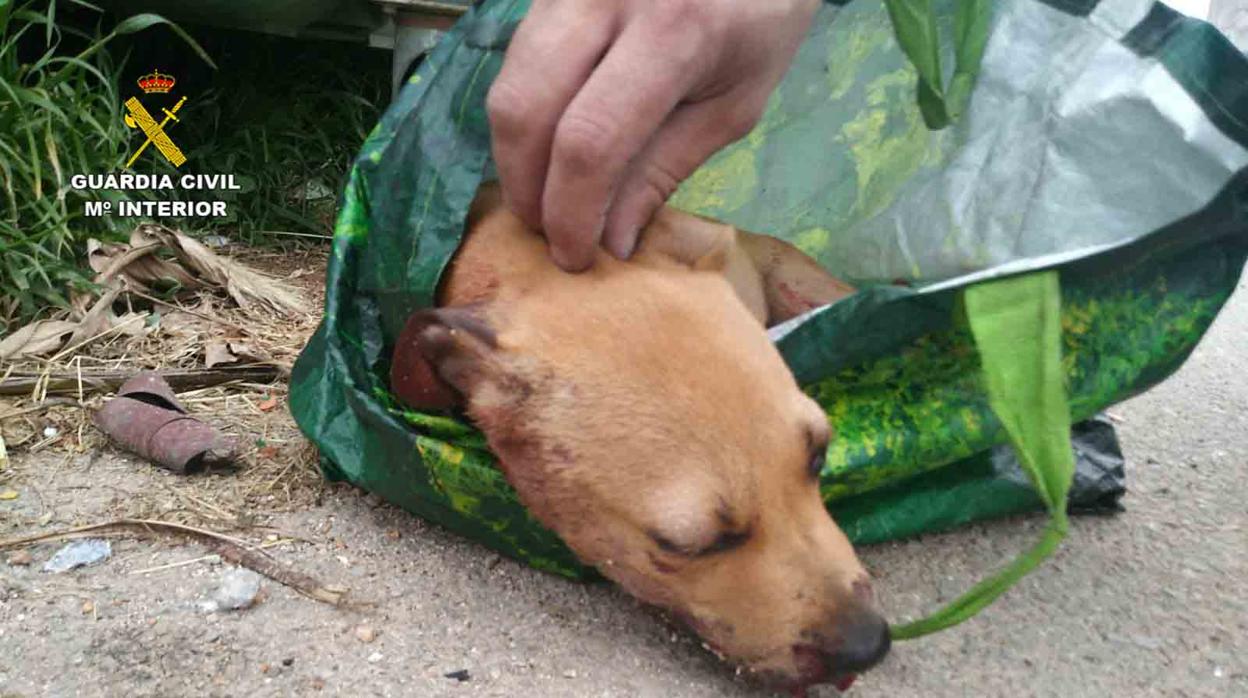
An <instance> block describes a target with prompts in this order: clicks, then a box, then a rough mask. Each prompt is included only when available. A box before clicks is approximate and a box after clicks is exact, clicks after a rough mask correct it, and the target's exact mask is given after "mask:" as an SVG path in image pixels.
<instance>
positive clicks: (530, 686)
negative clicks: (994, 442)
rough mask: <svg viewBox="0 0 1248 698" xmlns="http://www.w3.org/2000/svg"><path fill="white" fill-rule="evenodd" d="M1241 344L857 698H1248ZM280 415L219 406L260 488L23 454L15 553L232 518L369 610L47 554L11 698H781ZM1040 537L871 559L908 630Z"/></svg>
mask: <svg viewBox="0 0 1248 698" xmlns="http://www.w3.org/2000/svg"><path fill="white" fill-rule="evenodd" d="M1246 336H1248V292H1245V291H1244V290H1243V288H1242V287H1241V289H1240V291H1239V292H1238V294H1237V296H1236V297H1235V298H1234V299H1233V300H1232V302H1231V303H1230V305H1229V306H1228V308H1227V309H1226V310H1225V311H1224V312H1223V314H1222V316H1221V317H1220V318H1219V319H1218V321H1217V324H1216V326H1215V327H1214V329H1213V331H1212V332H1211V333H1210V335H1209V336H1208V338H1207V339H1206V340H1205V341H1204V342H1203V343H1202V344H1201V346H1200V348H1199V349H1198V350H1197V351H1196V353H1195V354H1194V355H1193V357H1192V359H1191V360H1190V361H1189V362H1188V364H1187V365H1186V366H1185V367H1184V368H1183V369H1182V370H1181V371H1180V372H1179V373H1178V374H1177V375H1176V376H1174V377H1172V378H1171V379H1170V380H1168V381H1167V382H1166V383H1165V384H1163V385H1162V386H1160V387H1158V388H1156V389H1154V390H1153V391H1151V392H1150V393H1148V394H1147V395H1144V396H1142V397H1139V398H1137V399H1134V400H1132V401H1130V402H1128V403H1126V404H1123V405H1120V406H1118V407H1116V408H1115V409H1114V410H1113V412H1114V414H1115V415H1117V416H1118V417H1120V418H1121V424H1120V434H1121V438H1122V441H1123V447H1124V450H1125V451H1126V454H1127V457H1128V475H1129V487H1130V492H1129V494H1128V495H1127V497H1126V498H1125V500H1124V504H1125V506H1126V508H1127V511H1126V512H1125V513H1123V514H1121V515H1119V516H1115V517H1111V518H1080V519H1077V520H1076V521H1075V522H1074V524H1073V531H1072V535H1071V537H1070V539H1069V542H1068V543H1067V544H1066V546H1065V547H1064V548H1063V550H1061V551H1060V552H1059V553H1058V555H1057V557H1056V559H1055V560H1054V561H1052V562H1050V563H1048V564H1046V565H1045V566H1044V567H1042V568H1041V569H1040V570H1039V571H1037V572H1036V573H1034V574H1032V575H1031V576H1029V577H1028V578H1027V579H1026V580H1024V581H1023V583H1022V584H1021V585H1020V586H1019V587H1018V588H1016V589H1015V590H1013V591H1011V592H1010V593H1009V594H1008V595H1007V596H1006V597H1005V598H1004V599H1003V600H1002V601H1000V602H998V603H997V604H996V605H995V606H993V607H991V608H990V609H988V610H987V611H986V612H984V613H983V614H982V615H981V616H979V617H978V618H976V619H974V620H972V621H970V622H969V623H967V624H965V625H963V626H961V627H958V628H956V629H953V630H950V631H947V632H944V633H941V634H939V635H937V636H934V637H930V638H926V639H922V640H918V641H914V642H907V643H901V644H899V645H897V646H896V647H895V649H894V652H893V653H892V654H891V655H890V657H889V658H888V659H887V660H886V661H885V662H884V664H883V665H882V666H881V667H879V668H878V669H876V670H875V671H873V672H871V673H870V674H868V675H866V676H864V677H862V678H861V679H860V680H859V682H858V684H856V685H855V686H854V687H853V688H852V689H851V694H853V695H857V696H861V697H862V698H868V697H871V696H913V695H924V696H932V697H940V696H968V695H972V696H1062V697H1063V698H1067V697H1070V696H1098V697H1100V696H1128V695H1130V696H1231V695H1240V696H1243V695H1248V587H1246V586H1245V582H1244V580H1245V579H1246V578H1248V507H1246V506H1245V500H1246V495H1248V491H1246V490H1248V484H1246V483H1248V352H1246V351H1245V349H1244V345H1243V338H1244V337H1246ZM272 395H276V396H277V397H278V398H279V400H280V398H281V391H280V388H276V389H274V391H273V393H272ZM270 398H271V395H269V394H266V393H264V392H263V391H261V392H259V393H257V394H254V395H251V396H248V395H246V394H243V395H240V396H235V397H234V398H222V400H224V404H215V407H214V409H215V410H216V411H215V412H214V414H217V415H222V414H224V415H227V416H228V415H234V419H233V421H232V422H231V423H232V424H235V425H236V426H237V427H238V429H240V430H242V433H245V434H251V433H253V432H254V431H255V430H257V429H263V430H264V432H265V435H266V436H267V438H266V440H265V441H264V442H263V445H260V444H259V443H257V445H256V448H254V449H252V450H251V451H250V452H249V453H250V455H249V460H248V463H249V467H251V468H253V469H255V468H260V467H261V466H260V464H261V461H262V460H263V459H264V458H266V457H273V458H282V457H286V458H287V460H286V461H283V462H284V463H285V465H283V466H282V467H281V468H274V467H270V468H269V469H268V470H267V471H265V470H263V469H262V468H261V469H260V470H254V471H253V473H252V474H251V475H248V473H247V472H246V471H244V472H243V473H235V474H210V475H202V476H197V477H195V478H192V479H191V481H189V483H188V481H187V479H186V478H181V477H179V476H176V475H172V474H170V473H167V472H165V471H162V470H159V469H156V468H153V467H151V466H149V465H147V464H145V463H143V462H141V461H139V460H136V459H134V458H131V457H128V456H125V455H122V454H120V453H119V452H117V451H115V450H112V449H111V448H108V447H103V446H93V447H92V448H90V449H88V450H87V451H86V452H78V451H77V450H75V449H74V448H72V447H71V446H70V445H68V444H66V445H65V447H64V448H61V447H59V446H58V445H57V444H51V445H49V446H48V447H46V448H43V449H40V450H37V451H36V452H34V453H30V452H29V451H28V450H18V451H17V452H15V453H13V454H12V456H13V462H12V465H11V467H10V472H9V473H7V474H5V476H4V477H5V479H4V480H3V481H0V484H3V485H5V486H6V487H9V488H11V489H12V490H13V491H14V492H15V493H16V495H17V496H16V497H15V498H13V499H11V500H7V501H0V538H5V539H7V538H12V537H16V536H19V535H25V534H31V533H38V532H42V531H49V530H53V529H58V528H63V527H66V526H70V525H76V524H83V523H91V522H95V521H100V520H105V519H108V518H110V517H113V516H116V515H118V513H130V514H135V513H139V514H144V515H147V516H152V517H160V518H177V517H179V516H183V517H188V516H191V513H195V516H193V517H191V518H192V519H194V520H195V521H199V522H201V523H203V522H207V523H204V524H203V525H208V524H211V523H212V521H213V517H214V516H215V517H218V518H219V519H220V521H219V522H218V523H220V522H224V521H227V520H229V521H233V523H234V524H235V525H237V524H240V523H248V524H252V525H253V526H258V525H263V526H267V528H255V527H253V528H250V529H246V530H244V531H243V532H235V533H234V534H233V535H239V536H241V537H243V538H245V539H246V540H248V541H250V542H253V543H255V542H263V544H265V545H267V546H269V547H268V548H267V550H268V551H269V552H270V553H272V554H273V555H274V556H275V557H276V558H278V559H280V560H282V561H285V562H287V563H289V564H290V565H292V566H294V567H296V568H297V569H299V570H301V571H303V572H306V573H309V574H311V575H314V576H315V577H317V578H318V579H319V580H320V581H321V582H323V583H324V584H328V585H338V586H342V587H347V588H349V589H350V590H351V595H352V597H353V598H355V599H358V600H360V601H364V602H368V604H369V605H368V606H364V607H358V608H354V609H339V608H334V607H331V606H328V605H325V604H322V603H318V602H316V601H313V600H310V599H308V598H306V597H304V596H301V595H299V594H297V593H295V592H294V591H292V590H291V589H289V588H287V587H285V586H282V585H280V584H277V583H275V582H272V581H269V580H265V581H264V582H263V586H262V590H261V594H260V597H261V598H260V600H259V601H258V603H257V604H256V605H254V606H253V607H251V608H249V609H246V610H239V611H222V612H215V613H209V612H205V611H204V610H203V609H202V608H201V603H202V602H203V601H204V600H205V599H208V598H210V597H212V596H213V594H214V593H215V591H216V589H217V588H218V586H219V585H220V584H221V581H222V578H223V576H224V575H226V574H227V572H228V570H229V568H230V565H228V564H226V563H223V562H221V561H220V560H219V559H218V558H213V557H211V556H209V551H208V550H207V549H205V548H204V547H202V546H201V545H199V544H195V543H180V542H177V541H174V540H170V539H165V538H157V539H134V538H125V537H119V538H112V539H111V543H112V546H113V547H112V555H111V557H109V558H108V559H107V560H106V561H104V562H102V563H100V564H98V565H95V566H92V567H87V568H83V569H80V570H76V571H72V572H68V573H64V574H49V573H44V572H42V571H41V567H42V565H43V564H44V562H45V561H46V560H47V559H48V558H49V557H50V556H51V555H52V554H53V553H54V552H55V551H56V550H57V549H58V548H60V547H61V546H62V545H64V542H53V543H42V544H38V545H35V546H32V547H30V548H29V549H28V550H29V553H30V560H29V561H25V560H23V559H22V558H21V556H19V557H17V558H16V559H15V558H12V557H9V558H8V562H6V561H5V559H4V557H3V556H0V647H2V648H3V651H0V696H6V697H7V696H77V695H81V696H119V695H125V696H131V697H135V698H137V697H138V696H190V695H196V696H198V695H214V696H215V695H220V696H287V695H299V696H304V695H344V696H762V695H767V693H766V692H763V691H760V690H757V689H752V688H750V687H748V686H746V685H745V684H743V683H740V682H739V681H737V680H735V679H734V678H733V675H732V672H731V671H729V670H727V669H725V668H724V666H723V665H721V664H720V663H719V662H718V661H716V660H714V659H713V658H712V657H710V656H709V654H707V653H706V652H704V651H703V650H702V649H700V648H699V646H698V643H697V642H696V640H694V639H693V638H691V637H689V636H688V635H685V634H683V633H679V632H674V631H673V630H671V629H670V628H669V627H667V626H666V625H665V624H664V623H663V622H662V620H660V619H659V618H658V617H657V616H656V615H655V614H654V613H653V612H651V611H649V610H647V609H645V608H642V607H640V606H639V605H638V604H637V603H635V602H634V601H632V600H631V599H630V598H629V597H627V596H625V595H624V594H622V593H620V592H618V591H616V590H615V589H613V588H611V587H609V586H606V585H603V584H598V585H585V584H579V583H573V582H569V581H565V580H563V579H560V578H556V577H553V576H550V575H547V574H543V573H540V572H537V571H534V570H532V569H528V568H526V567H523V566H521V565H519V564H517V563H515V562H512V561H510V560H508V559H504V558H501V557H499V556H497V555H495V554H493V553H491V552H490V551H488V550H485V549H483V548H481V547H480V546H477V545H475V544H473V543H471V542H469V541H466V540H463V539H461V538H458V537H456V536H454V535H451V534H449V533H447V532H445V531H442V530H439V529H437V528H435V527H433V526H430V525H427V524H425V523H423V522H422V521H420V520H418V519H416V518H414V517H412V516H409V515H407V514H405V513H404V512H402V511H399V510H396V509H394V508H392V507H390V506H388V505H385V504H383V503H381V502H380V501H378V500H377V499H376V498H374V497H371V496H366V495H364V494H363V493H361V492H359V491H356V490H354V489H352V488H349V487H345V486H330V485H322V484H319V483H318V482H317V481H316V479H315V477H314V473H313V472H312V471H311V470H310V459H308V458H306V457H302V456H300V454H301V453H303V452H302V451H301V450H300V449H302V448H303V447H302V446H301V445H300V443H299V439H298V436H297V434H296V433H295V432H294V431H293V430H292V428H291V426H290V423H289V420H288V418H287V417H286V416H285V415H284V414H283V412H282V410H280V409H279V410H272V411H269V412H264V411H263V410H261V412H263V414H261V413H260V412H257V411H256V407H257V405H262V406H263V405H264V404H265V402H262V401H268V400H269V399H270ZM212 399H214V400H216V399H217V398H212ZM231 399H233V400H234V401H233V402H230V400H231ZM206 400H207V398H206ZM213 404H214V403H210V402H205V403H203V405H204V406H205V407H204V409H207V407H208V406H210V405H213ZM223 408H224V411H222V410H223ZM257 415H260V417H261V418H260V419H259V421H257V419H256V416H257ZM38 419H39V418H38V417H36V418H35V420H34V421H35V426H36V427H38V426H39V424H38ZM248 429H250V430H251V431H247V430H248ZM67 441H69V442H72V439H69V440H67ZM291 454H294V455H291ZM256 473H261V474H262V475H263V477H260V476H259V475H256ZM0 489H3V488H0ZM188 512H190V513H188ZM214 512H215V513H214ZM1040 523H1041V522H1040V521H1039V520H1038V519H1035V518H1024V519H1017V520H1010V521H1004V522H994V523H990V524H985V525H981V526H973V527H970V528H966V529H963V530H960V531H957V532H954V533H949V534H945V535H936V536H927V537H923V538H921V539H918V540H911V541H907V542H902V543H895V544H888V545H881V546H875V547H871V548H867V549H865V550H863V551H862V555H863V558H864V560H865V562H866V563H867V564H868V566H869V567H870V568H871V570H872V571H873V572H874V574H875V575H876V576H877V578H878V580H879V582H878V588H879V589H880V590H881V592H882V595H883V597H884V602H885V604H886V606H887V608H888V610H889V613H890V616H892V617H896V618H902V617H910V616H912V615H913V614H916V613H918V612H920V611H922V610H924V609H931V608H933V607H934V606H935V605H936V604H937V603H939V602H941V601H944V600H947V599H949V598H951V597H952V596H954V595H956V594H957V593H959V592H961V591H963V590H965V589H966V588H967V587H968V586H970V585H971V584H972V583H973V582H974V581H976V580H977V579H978V578H980V577H981V576H982V575H984V574H985V573H986V572H988V571H989V570H992V569H994V568H995V567H997V566H998V565H999V564H1000V563H1002V562H1004V561H1006V560H1007V559H1009V558H1010V557H1011V556H1012V555H1014V554H1015V552H1016V551H1018V550H1020V549H1021V548H1022V547H1023V546H1025V545H1027V544H1028V543H1029V542H1030V541H1031V540H1032V539H1033V538H1034V536H1035V534H1036V532H1037V531H1038V529H1039V526H1040ZM222 525H224V524H222ZM296 539H298V540H296ZM205 556H209V557H208V558H207V559H201V558H204V557H205ZM192 560H195V561H193V562H189V563H188V562H187V561H192ZM23 562H25V563H26V564H21V563H23ZM177 563H185V564H177ZM153 568H157V569H154V570H153ZM457 672H458V673H457ZM448 675H449V676H448ZM814 695H822V696H831V695H835V691H834V690H833V689H831V688H823V689H820V690H819V691H816V692H814Z"/></svg>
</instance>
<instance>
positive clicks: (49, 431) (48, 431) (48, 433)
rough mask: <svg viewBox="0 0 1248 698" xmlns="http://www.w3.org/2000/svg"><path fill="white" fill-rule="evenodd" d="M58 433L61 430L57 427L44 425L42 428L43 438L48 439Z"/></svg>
mask: <svg viewBox="0 0 1248 698" xmlns="http://www.w3.org/2000/svg"><path fill="white" fill-rule="evenodd" d="M59 433H61V430H60V429H57V428H56V427H44V428H43V438H45V439H50V438H52V437H54V436H56V435H57V434H59Z"/></svg>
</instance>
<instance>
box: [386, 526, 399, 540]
mask: <svg viewBox="0 0 1248 698" xmlns="http://www.w3.org/2000/svg"><path fill="white" fill-rule="evenodd" d="M401 537H402V535H401V534H400V533H399V529H397V528H392V529H390V530H389V531H386V538H389V539H390V540H398V539H399V538H401Z"/></svg>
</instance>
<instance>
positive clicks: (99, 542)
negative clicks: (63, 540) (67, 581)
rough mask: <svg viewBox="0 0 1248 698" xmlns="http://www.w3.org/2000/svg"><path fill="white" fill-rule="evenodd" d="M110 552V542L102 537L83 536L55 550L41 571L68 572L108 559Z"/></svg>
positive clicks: (111, 548)
mask: <svg viewBox="0 0 1248 698" xmlns="http://www.w3.org/2000/svg"><path fill="white" fill-rule="evenodd" d="M112 554H113V545H112V543H109V542H108V541H106V540H104V539H103V538H83V539H82V540H76V541H74V542H72V543H69V544H68V545H66V546H64V547H63V548H61V549H60V550H58V551H56V554H55V555H53V556H52V558H51V559H50V560H48V561H47V562H45V563H43V571H44V572H52V573H54V574H56V573H61V572H68V571H69V570H72V569H77V568H79V567H86V566H87V565H94V564H95V563H97V562H100V561H102V560H106V559H108V557H109V556H110V555H112Z"/></svg>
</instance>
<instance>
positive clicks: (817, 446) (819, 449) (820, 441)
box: [806, 425, 831, 480]
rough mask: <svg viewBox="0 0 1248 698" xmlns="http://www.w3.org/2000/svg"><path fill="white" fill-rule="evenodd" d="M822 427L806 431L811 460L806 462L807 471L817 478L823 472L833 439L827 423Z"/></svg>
mask: <svg viewBox="0 0 1248 698" xmlns="http://www.w3.org/2000/svg"><path fill="white" fill-rule="evenodd" d="M821 427H822V428H819V429H812V430H810V431H808V432H806V443H807V444H809V445H810V460H809V461H807V462H806V472H807V473H808V474H809V475H810V477H811V478H813V479H815V480H818V479H819V475H820V474H822V473H823V466H824V465H825V464H826V462H827V456H828V442H829V441H830V440H831V434H830V433H829V430H828V429H827V427H826V425H821Z"/></svg>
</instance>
